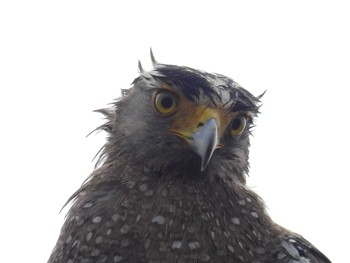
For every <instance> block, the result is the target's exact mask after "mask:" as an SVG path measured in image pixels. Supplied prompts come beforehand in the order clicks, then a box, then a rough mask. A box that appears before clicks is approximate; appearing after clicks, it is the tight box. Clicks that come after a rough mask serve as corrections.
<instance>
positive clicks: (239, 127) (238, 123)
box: [230, 116, 247, 136]
mask: <svg viewBox="0 0 350 263" xmlns="http://www.w3.org/2000/svg"><path fill="white" fill-rule="evenodd" d="M246 126H247V119H246V117H244V116H238V117H237V118H235V119H234V120H233V121H232V122H231V125H230V131H231V134H232V135H233V136H237V135H240V134H242V132H243V131H244V129H245V127H246Z"/></svg>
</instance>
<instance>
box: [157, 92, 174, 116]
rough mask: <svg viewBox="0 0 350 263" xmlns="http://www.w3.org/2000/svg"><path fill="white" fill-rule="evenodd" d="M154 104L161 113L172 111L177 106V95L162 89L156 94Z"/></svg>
mask: <svg viewBox="0 0 350 263" xmlns="http://www.w3.org/2000/svg"><path fill="white" fill-rule="evenodd" d="M154 105H155V107H156V109H157V110H158V111H159V112H160V113H163V114H169V113H172V112H174V111H175V110H176V108H177V97H176V95H175V94H173V93H171V92H169V91H161V92H159V93H158V94H157V95H156V97H155V100H154Z"/></svg>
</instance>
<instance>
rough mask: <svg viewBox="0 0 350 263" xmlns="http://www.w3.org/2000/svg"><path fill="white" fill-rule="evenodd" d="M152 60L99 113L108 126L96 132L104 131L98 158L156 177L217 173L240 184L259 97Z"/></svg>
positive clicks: (196, 72) (214, 77)
mask: <svg viewBox="0 0 350 263" xmlns="http://www.w3.org/2000/svg"><path fill="white" fill-rule="evenodd" d="M152 58H153V59H152V60H153V62H154V68H153V69H152V70H151V71H144V70H143V69H142V67H141V65H140V64H139V67H140V76H139V77H137V78H136V79H135V80H134V81H133V83H132V87H131V88H130V89H129V90H128V92H127V94H126V95H125V96H124V97H123V98H122V99H120V100H119V101H117V102H116V104H115V108H114V109H113V110H103V111H102V112H103V113H104V114H105V115H107V117H108V122H107V124H105V125H103V126H102V127H101V128H102V129H104V130H107V131H108V133H109V139H108V142H107V144H106V146H105V149H104V154H103V156H104V159H105V160H107V162H113V161H115V160H116V159H118V157H119V156H127V158H128V160H129V161H130V162H136V163H138V164H142V165H144V166H145V167H149V168H150V169H152V170H154V171H157V172H159V173H162V172H165V171H167V172H168V173H169V172H171V171H176V172H177V173H181V174H182V175H187V176H188V175H193V176H195V175H199V176H203V175H204V174H206V173H211V174H213V173H217V174H219V175H220V174H221V172H220V171H222V174H225V175H226V176H227V174H231V175H232V177H236V178H238V179H240V180H244V178H243V177H244V176H243V174H245V173H246V172H247V171H248V148H249V134H250V128H251V127H252V124H253V119H254V117H255V116H256V114H257V113H258V108H259V106H258V104H259V97H255V96H253V95H252V94H251V93H249V92H248V91H247V90H245V89H243V88H242V87H241V86H240V85H239V84H237V83H236V82H234V81H233V80H232V79H230V78H228V77H225V76H223V75H219V74H212V73H207V72H203V71H199V70H195V69H192V68H189V67H182V66H175V65H166V64H160V63H157V62H155V60H154V57H153V55H152ZM224 171H225V172H224ZM228 171H229V172H228ZM230 171H231V173H230Z"/></svg>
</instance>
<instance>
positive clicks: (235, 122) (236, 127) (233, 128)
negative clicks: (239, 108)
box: [231, 119, 241, 130]
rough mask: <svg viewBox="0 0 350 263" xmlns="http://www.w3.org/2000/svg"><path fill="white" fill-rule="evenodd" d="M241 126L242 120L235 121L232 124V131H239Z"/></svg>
mask: <svg viewBox="0 0 350 263" xmlns="http://www.w3.org/2000/svg"><path fill="white" fill-rule="evenodd" d="M240 126H241V120H240V119H235V120H234V121H233V122H232V124H231V129H232V130H238V129H239V127H240Z"/></svg>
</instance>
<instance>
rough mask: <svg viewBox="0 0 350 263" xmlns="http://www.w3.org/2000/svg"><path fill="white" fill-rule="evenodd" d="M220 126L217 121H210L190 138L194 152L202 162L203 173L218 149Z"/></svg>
mask: <svg viewBox="0 0 350 263" xmlns="http://www.w3.org/2000/svg"><path fill="white" fill-rule="evenodd" d="M218 141H219V140H218V125H217V123H216V120H215V119H213V118H212V119H209V120H208V121H207V122H206V123H205V124H204V125H202V126H200V127H198V128H197V129H196V130H195V131H194V132H193V133H192V134H191V135H190V137H189V141H188V142H189V144H190V146H191V148H192V150H193V151H194V152H195V153H196V154H198V156H199V157H200V158H201V160H202V164H201V171H204V170H205V168H206V167H207V165H208V163H209V161H210V159H211V157H212V155H213V153H214V151H215V149H216V148H217V147H218Z"/></svg>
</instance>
